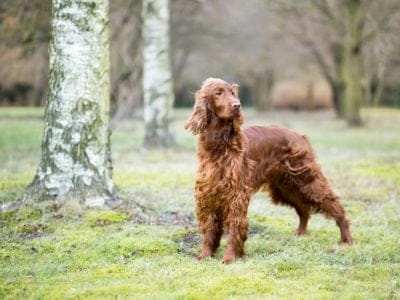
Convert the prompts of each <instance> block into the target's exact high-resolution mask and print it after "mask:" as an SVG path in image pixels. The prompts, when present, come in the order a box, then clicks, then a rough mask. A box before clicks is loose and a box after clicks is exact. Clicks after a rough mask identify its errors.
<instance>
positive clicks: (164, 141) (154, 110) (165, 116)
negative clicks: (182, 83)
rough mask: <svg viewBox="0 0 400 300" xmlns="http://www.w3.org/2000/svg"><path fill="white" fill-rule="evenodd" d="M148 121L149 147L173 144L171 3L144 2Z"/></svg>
mask: <svg viewBox="0 0 400 300" xmlns="http://www.w3.org/2000/svg"><path fill="white" fill-rule="evenodd" d="M142 18H143V38H144V49H143V50H144V52H143V58H144V66H143V92H144V121H145V127H146V133H145V141H144V144H145V146H146V147H168V146H171V145H172V144H173V137H172V135H171V133H170V131H169V124H170V121H171V114H172V106H173V101H174V96H173V82H172V72H171V60H170V40H169V1H168V0H144V1H143V8H142Z"/></svg>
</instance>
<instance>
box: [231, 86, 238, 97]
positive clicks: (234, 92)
mask: <svg viewBox="0 0 400 300" xmlns="http://www.w3.org/2000/svg"><path fill="white" fill-rule="evenodd" d="M232 91H233V94H234V95H235V97H236V98H239V85H238V84H236V83H233V84H232Z"/></svg>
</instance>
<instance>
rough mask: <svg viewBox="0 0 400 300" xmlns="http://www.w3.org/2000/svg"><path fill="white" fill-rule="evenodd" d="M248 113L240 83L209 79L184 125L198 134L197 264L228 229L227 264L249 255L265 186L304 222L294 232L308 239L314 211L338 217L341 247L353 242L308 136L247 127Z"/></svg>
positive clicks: (261, 127) (260, 127)
mask: <svg viewBox="0 0 400 300" xmlns="http://www.w3.org/2000/svg"><path fill="white" fill-rule="evenodd" d="M242 123H243V114H242V111H241V107H240V101H239V98H238V86H237V85H236V84H232V85H231V84H229V83H227V82H225V81H223V80H221V79H216V78H208V79H207V80H206V81H204V83H203V85H202V87H201V89H200V90H198V91H197V92H196V96H195V105H194V109H193V112H192V115H191V116H190V118H189V119H188V121H187V123H186V125H185V128H186V129H187V130H189V131H191V132H192V133H193V134H199V135H200V136H199V140H198V150H197V151H198V153H197V155H198V159H199V169H198V172H197V179H196V188H195V189H196V205H197V207H196V213H197V217H198V220H199V225H200V231H201V234H202V252H201V254H200V255H199V257H198V258H199V259H204V258H207V257H210V256H212V255H213V254H214V253H215V251H216V250H217V248H218V246H219V243H220V240H221V236H222V234H223V231H224V230H226V231H227V232H228V233H229V234H228V245H227V249H226V251H225V254H224V256H223V259H222V262H223V263H230V262H232V261H233V260H235V258H236V257H243V256H244V242H245V240H246V238H247V229H248V221H247V208H248V205H249V201H250V197H251V195H252V194H254V193H255V192H257V191H258V190H259V189H261V188H265V189H267V190H268V191H269V193H270V195H271V198H272V202H273V203H275V204H284V205H289V206H292V207H293V208H294V209H295V210H296V212H297V214H298V215H299V218H300V224H299V227H298V229H297V231H296V233H297V234H298V235H303V234H305V233H306V230H307V222H308V219H309V217H310V214H311V213H314V212H323V213H324V214H325V215H326V216H327V217H332V218H333V219H335V221H336V223H337V225H338V226H339V228H340V233H341V242H342V243H351V242H352V241H353V239H352V237H351V234H350V229H349V222H348V220H347V219H346V217H345V211H344V209H343V207H342V206H341V205H340V203H339V198H338V197H337V196H336V195H335V194H334V193H333V192H332V190H331V188H330V186H329V183H328V182H327V180H326V178H325V177H324V175H323V174H322V172H321V169H320V167H319V165H318V164H317V163H316V160H315V156H314V154H313V151H312V149H311V147H310V145H309V143H308V141H307V139H306V138H305V137H304V136H303V135H300V134H298V133H296V132H295V131H292V130H289V129H286V128H282V127H278V126H267V127H263V126H252V127H248V128H246V129H244V130H241V125H242Z"/></svg>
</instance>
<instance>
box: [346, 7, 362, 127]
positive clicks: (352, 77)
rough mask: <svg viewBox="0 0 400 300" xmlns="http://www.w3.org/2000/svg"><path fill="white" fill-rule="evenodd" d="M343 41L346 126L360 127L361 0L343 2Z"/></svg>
mask: <svg viewBox="0 0 400 300" xmlns="http://www.w3.org/2000/svg"><path fill="white" fill-rule="evenodd" d="M344 15H345V16H344V17H345V28H346V33H345V40H344V47H343V50H344V55H343V58H344V64H343V79H344V82H345V90H344V99H345V116H346V120H347V123H348V125H350V126H360V125H361V103H362V91H363V89H362V54H361V47H362V30H363V20H362V3H361V0H345V1H344Z"/></svg>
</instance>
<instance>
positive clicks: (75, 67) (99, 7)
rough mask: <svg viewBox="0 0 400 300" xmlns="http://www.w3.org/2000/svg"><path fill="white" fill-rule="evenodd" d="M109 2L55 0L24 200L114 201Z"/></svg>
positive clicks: (97, 202) (98, 0)
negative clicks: (33, 165)
mask: <svg viewBox="0 0 400 300" xmlns="http://www.w3.org/2000/svg"><path fill="white" fill-rule="evenodd" d="M109 86H110V80H109V31H108V0H97V1H92V0H68V1H67V0H53V24H52V38H51V41H50V76H49V92H48V100H47V101H48V102H47V107H46V113H45V128H44V135H43V140H42V157H41V161H40V164H39V167H38V169H37V173H36V176H35V177H34V179H33V181H32V183H31V184H30V186H29V187H28V188H27V190H26V192H25V195H24V197H23V200H24V201H25V202H31V201H42V200H57V201H60V202H66V201H75V202H76V201H77V202H79V203H80V204H86V205H100V206H101V205H103V204H104V203H105V201H106V200H107V199H110V198H113V197H114V195H115V188H114V184H113V181H112V179H111V161H110V159H109V158H110V143H109V137H110V132H109V129H108V118H109Z"/></svg>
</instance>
